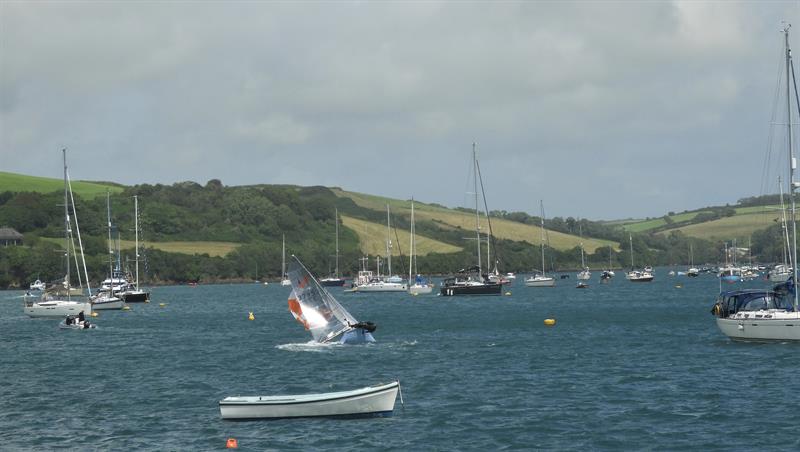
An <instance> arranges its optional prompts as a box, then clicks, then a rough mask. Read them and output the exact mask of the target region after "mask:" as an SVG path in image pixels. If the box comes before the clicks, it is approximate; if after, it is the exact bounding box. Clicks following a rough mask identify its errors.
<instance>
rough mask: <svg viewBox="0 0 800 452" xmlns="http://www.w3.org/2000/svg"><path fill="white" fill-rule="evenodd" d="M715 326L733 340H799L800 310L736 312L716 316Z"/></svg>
mask: <svg viewBox="0 0 800 452" xmlns="http://www.w3.org/2000/svg"><path fill="white" fill-rule="evenodd" d="M745 316H747V317H745ZM767 316H769V318H767ZM717 327H719V329H720V331H722V333H723V334H725V335H726V336H728V337H729V338H731V339H733V340H739V341H800V312H785V311H777V312H775V311H750V312H747V313H744V312H738V313H736V314H734V315H733V316H732V317H728V318H725V319H720V318H718V319H717Z"/></svg>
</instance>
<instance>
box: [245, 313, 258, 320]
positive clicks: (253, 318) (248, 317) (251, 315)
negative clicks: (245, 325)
mask: <svg viewBox="0 0 800 452" xmlns="http://www.w3.org/2000/svg"><path fill="white" fill-rule="evenodd" d="M247 319H248V320H255V319H256V316H254V315H253V313H252V312H251V313H250V315H248V316H247Z"/></svg>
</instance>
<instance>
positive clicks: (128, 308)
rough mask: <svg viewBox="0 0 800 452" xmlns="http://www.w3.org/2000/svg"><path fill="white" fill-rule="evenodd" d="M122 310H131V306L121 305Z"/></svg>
mask: <svg viewBox="0 0 800 452" xmlns="http://www.w3.org/2000/svg"><path fill="white" fill-rule="evenodd" d="M122 310H123V311H130V310H131V307H130V306H123V307H122Z"/></svg>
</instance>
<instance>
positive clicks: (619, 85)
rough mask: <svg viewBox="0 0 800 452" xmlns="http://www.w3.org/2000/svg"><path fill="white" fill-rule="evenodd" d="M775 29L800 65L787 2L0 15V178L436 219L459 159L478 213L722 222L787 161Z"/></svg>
mask: <svg viewBox="0 0 800 452" xmlns="http://www.w3.org/2000/svg"><path fill="white" fill-rule="evenodd" d="M782 21H786V22H790V23H794V24H795V25H796V26H797V28H795V29H792V30H791V31H790V43H791V44H792V46H798V48H800V39H797V36H798V33H800V2H797V1H791V2H788V1H784V2H778V1H773V2H770V1H753V2H747V1H744V2H704V1H689V2H669V1H662V2H656V1H652V2H627V1H626V2H604V1H582V2H556V1H552V2H550V1H543V2H533V1H527V2H515V1H502V2H481V1H470V2H467V1H464V2H458V1H442V2H439V1H416V2H414V1H411V2H391V1H381V2H366V1H358V2H335V1H325V2H315V1H303V2H277V1H276V2H270V1H233V2H223V1H204V2H183V1H171V2H147V1H140V2H133V1H129V2H94V1H90V2H77V1H58V2H48V1H37V2H17V1H9V0H2V1H0V171H10V172H17V173H23V174H30V175H36V176H46V177H56V178H57V177H60V176H61V171H62V169H61V149H62V148H67V149H68V151H67V152H68V164H69V167H70V176H71V178H72V179H81V180H103V181H115V182H119V183H123V184H128V185H132V184H138V183H162V184H172V183H175V182H179V181H185V180H192V181H196V182H198V183H200V184H205V183H206V182H207V181H208V180H210V179H220V180H221V181H222V182H223V183H224V184H225V185H247V184H260V183H266V184H298V185H325V186H337V187H342V188H344V189H346V190H351V191H357V192H363V193H370V194H376V195H382V196H388V197H392V198H398V199H410V198H411V197H412V196H413V197H414V198H415V199H418V200H421V201H424V202H436V203H440V204H444V205H447V206H451V207H455V206H469V205H471V202H472V201H471V200H470V199H471V198H470V195H468V194H467V192H468V191H469V190H470V185H469V184H470V182H469V181H470V177H471V176H470V171H471V170H470V168H471V153H472V144H473V143H476V147H477V155H478V160H479V162H480V167H481V170H482V178H483V183H484V188H485V192H486V198H487V202H488V206H489V208H490V209H491V210H507V211H526V212H529V213H533V214H538V213H539V207H538V206H539V200H540V199H541V200H543V201H544V204H545V208H546V210H547V216H548V217H553V216H564V217H566V216H573V217H580V218H589V219H595V220H599V219H622V218H642V217H657V216H661V215H664V214H666V213H667V212H668V211H674V212H680V211H683V210H686V209H695V208H699V207H704V206H708V205H720V204H726V203H730V204H734V203H735V202H736V201H737V200H738V199H740V198H743V197H747V196H754V195H759V194H764V193H774V192H777V181H776V180H775V181H774V182H773V178H774V177H777V176H774V174H770V171H772V172H773V173H774V172H775V171H778V170H780V168H781V167H780V165H778V164H777V163H775V162H778V161H780V162H783V161H785V160H786V157H783V159H782V160H781V159H780V158H779V157H778V156H777V154H775V152H776V151H775V150H773V149H772V148H774V147H775V143H776V142H780V139H777V138H773V135H774V134H773V133H772V132H773V131H774V129H775V128H776V127H775V124H779V123H780V121H781V117H780V116H779V115H780V111H781V109H780V108H779V105H778V107H776V89H777V87H778V86H780V83H781V82H780V79H779V78H778V77H779V75H780V73H781V64H782V58H783V56H782V55H783V53H782V52H783V34H782V31H781V30H782V27H783V25H782ZM795 30H796V32H795ZM795 43H797V44H795ZM778 104H779V103H778ZM783 108H784V109H785V106H784V107H783ZM784 111H785V110H784ZM776 112H777V115H778V116H776ZM783 114H784V117H783V119H782V121H783V123H785V122H786V119H785V112H784V113H783ZM795 121H796V120H795ZM770 167H771V168H772V169H771V170H769V168H770ZM765 168H766V169H765ZM767 170H769V171H767Z"/></svg>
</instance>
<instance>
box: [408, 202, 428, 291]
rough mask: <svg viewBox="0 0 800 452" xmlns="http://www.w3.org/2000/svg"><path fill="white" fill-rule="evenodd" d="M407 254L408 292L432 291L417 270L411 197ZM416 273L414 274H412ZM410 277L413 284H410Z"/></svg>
mask: <svg viewBox="0 0 800 452" xmlns="http://www.w3.org/2000/svg"><path fill="white" fill-rule="evenodd" d="M410 242H411V243H409V251H408V253H409V256H408V293H410V294H412V295H423V294H429V293H431V292H433V284H431V283H430V282H428V281H427V280H426V279H425V278H423V277H422V275H420V274H419V273H418V272H417V242H416V241H415V240H414V198H411V238H410ZM413 275H416V276H413ZM412 277H413V278H414V279H413V281H414V284H411V281H412Z"/></svg>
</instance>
